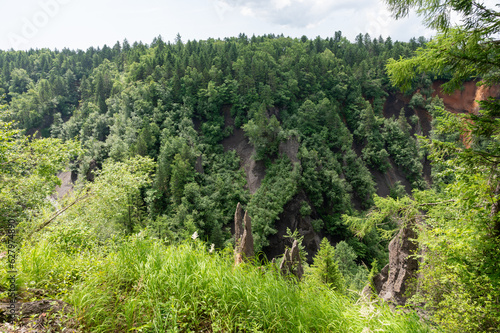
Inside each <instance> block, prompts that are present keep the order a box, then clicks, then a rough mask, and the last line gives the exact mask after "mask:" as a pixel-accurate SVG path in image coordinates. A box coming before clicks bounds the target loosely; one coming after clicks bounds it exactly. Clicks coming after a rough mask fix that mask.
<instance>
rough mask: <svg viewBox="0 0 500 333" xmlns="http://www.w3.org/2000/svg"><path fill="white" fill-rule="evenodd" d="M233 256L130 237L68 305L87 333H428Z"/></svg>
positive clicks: (193, 244)
mask: <svg viewBox="0 0 500 333" xmlns="http://www.w3.org/2000/svg"><path fill="white" fill-rule="evenodd" d="M232 256H233V254H232V251H230V250H228V251H223V252H219V253H211V254H210V253H209V252H208V250H207V248H206V246H205V244H203V243H202V242H200V241H191V240H190V241H189V242H184V243H183V244H180V245H177V246H168V247H167V246H164V245H162V244H161V243H160V242H157V241H154V240H150V239H145V238H143V237H141V236H134V237H132V238H130V239H128V240H126V241H125V242H124V243H123V244H122V245H120V246H119V247H118V248H117V249H116V251H113V252H112V253H110V254H109V255H108V256H107V257H106V258H105V260H103V261H101V262H98V263H96V267H95V269H94V270H93V271H92V273H91V274H90V276H89V277H88V278H87V279H86V282H85V283H84V284H80V285H79V286H77V287H76V288H75V291H74V292H73V293H72V295H71V296H70V297H69V300H70V302H71V303H72V304H74V306H75V308H76V311H77V316H78V317H79V318H81V319H82V323H83V324H84V325H85V328H86V330H88V331H92V332H105V331H109V330H120V331H128V330H138V329H139V328H141V329H142V330H145V331H187V330H191V331H200V330H204V329H210V330H214V331H218V330H220V331H238V330H244V331H251V330H256V331H260V332H299V331H302V330H303V331H316V332H331V331H335V332H344V331H346V332H348V331H362V330H363V329H365V330H366V329H369V330H377V329H386V330H390V331H391V332H428V331H429V329H428V328H427V327H425V325H423V324H421V323H420V322H419V320H418V319H417V318H416V317H415V316H412V315H406V314H402V313H397V314H395V313H393V312H391V311H390V310H389V308H388V307H386V306H374V305H369V304H367V305H360V304H354V303H352V302H351V301H349V300H348V299H346V298H344V297H342V296H340V295H339V294H338V293H337V292H335V291H332V290H325V289H324V288H318V285H316V284H314V283H312V281H311V283H305V284H302V285H301V286H300V287H299V286H297V285H295V284H294V283H293V282H291V281H289V280H287V279H284V278H283V277H281V276H280V275H279V274H276V272H275V270H274V269H272V267H271V266H264V267H263V268H262V269H256V268H255V267H253V266H251V265H243V266H240V267H238V268H237V269H235V268H234V267H233V257H232ZM201 291H202V292H201ZM276 318H280V320H276Z"/></svg>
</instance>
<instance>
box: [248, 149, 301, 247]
mask: <svg viewBox="0 0 500 333" xmlns="http://www.w3.org/2000/svg"><path fill="white" fill-rule="evenodd" d="M299 176H300V167H299V166H298V165H294V166H292V164H291V163H290V161H289V160H288V159H286V158H281V159H279V160H277V161H276V162H275V163H274V164H273V165H271V166H270V167H269V168H268V169H267V171H266V177H265V178H264V180H263V181H262V184H261V186H260V187H259V189H258V190H257V192H255V193H254V195H253V196H252V198H251V199H250V202H249V203H248V214H249V215H250V216H251V217H252V232H253V234H254V242H255V250H256V251H259V250H261V249H262V248H263V247H265V246H267V245H268V240H267V236H268V235H272V234H275V233H276V229H275V222H276V219H277V218H278V215H279V214H280V213H281V212H282V211H283V206H284V205H285V204H286V203H287V202H288V201H290V200H291V199H292V198H293V196H294V195H295V194H296V193H297V180H298V177H299Z"/></svg>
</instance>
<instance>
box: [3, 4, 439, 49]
mask: <svg viewBox="0 0 500 333" xmlns="http://www.w3.org/2000/svg"><path fill="white" fill-rule="evenodd" d="M0 4H1V5H0V13H1V19H0V50H9V49H14V50H27V49H30V48H33V49H37V48H38V49H41V48H50V49H56V48H57V49H59V50H61V49H63V48H69V49H82V50H86V49H87V48H89V47H91V46H93V47H102V46H103V45H104V44H106V45H108V46H113V45H114V44H115V43H116V42H117V41H120V42H122V41H123V40H124V39H127V40H128V41H129V43H131V44H132V43H134V42H136V41H142V42H143V43H147V44H149V43H151V42H152V41H153V39H154V38H155V37H158V36H162V38H163V40H164V41H174V39H175V37H176V35H177V33H179V34H180V35H181V37H182V40H183V41H184V42H186V41H187V40H194V39H196V40H205V39H208V38H225V37H233V36H238V35H239V34H240V33H245V34H246V35H247V36H249V37H251V36H252V35H253V34H255V35H257V36H258V35H263V34H275V35H280V34H283V35H285V36H290V37H301V36H303V35H306V36H307V37H309V38H315V37H316V36H321V37H322V38H326V37H332V36H333V35H334V32H335V31H339V30H340V31H342V34H343V36H345V37H347V38H348V39H349V40H351V41H353V40H354V37H355V36H356V35H358V34H359V33H362V34H365V33H369V34H370V36H371V37H372V38H374V37H379V36H382V37H383V38H387V37H388V36H390V37H391V38H392V39H393V40H400V41H408V40H409V39H410V38H412V37H417V38H418V37H419V36H424V37H426V38H430V37H431V36H432V35H434V32H433V31H432V30H429V29H426V28H425V27H424V26H423V25H422V24H421V19H420V18H419V17H418V16H416V15H414V14H410V17H409V18H405V19H402V20H398V21H396V20H394V19H392V18H391V16H390V14H389V12H388V11H387V9H386V5H385V4H384V3H383V2H382V1H381V0H359V1H352V0H334V1H332V0H250V1H248V0H184V1H179V0H177V1H173V0H141V1H137V0H121V1H117V0H21V1H12V0H11V1H7V0H0Z"/></svg>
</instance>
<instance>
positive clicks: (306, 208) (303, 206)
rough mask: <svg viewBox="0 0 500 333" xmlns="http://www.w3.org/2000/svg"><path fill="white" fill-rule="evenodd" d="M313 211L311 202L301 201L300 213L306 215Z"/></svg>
mask: <svg viewBox="0 0 500 333" xmlns="http://www.w3.org/2000/svg"><path fill="white" fill-rule="evenodd" d="M311 213H312V209H311V206H309V203H307V201H302V202H301V203H300V215H302V216H303V217H305V216H309V215H311Z"/></svg>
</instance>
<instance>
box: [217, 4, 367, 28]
mask: <svg viewBox="0 0 500 333" xmlns="http://www.w3.org/2000/svg"><path fill="white" fill-rule="evenodd" d="M222 1H224V2H225V3H227V4H228V5H229V6H232V7H234V8H240V10H243V9H244V12H245V13H246V14H248V13H249V10H248V9H251V10H252V13H253V14H254V15H255V16H256V17H259V18H261V19H262V20H264V21H267V22H269V23H273V24H279V25H281V26H288V27H294V28H304V27H308V26H309V27H311V26H317V25H318V24H320V23H321V22H323V21H324V20H325V19H326V18H328V17H329V16H331V15H332V14H335V13H336V12H339V11H342V10H345V9H347V8H353V7H355V8H357V9H358V10H362V8H363V7H364V6H366V5H367V4H368V3H369V2H370V1H369V0H362V1H358V2H356V3H355V4H353V3H352V1H349V0H340V1H338V0H337V1H332V0H273V1H268V0H222Z"/></svg>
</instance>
